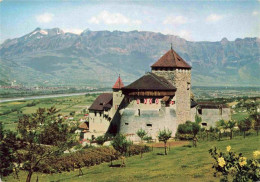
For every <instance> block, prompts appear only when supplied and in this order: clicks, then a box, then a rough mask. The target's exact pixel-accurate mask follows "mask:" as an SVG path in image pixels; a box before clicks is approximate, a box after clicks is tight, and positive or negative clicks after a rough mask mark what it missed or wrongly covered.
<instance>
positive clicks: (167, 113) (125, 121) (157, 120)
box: [119, 101, 177, 141]
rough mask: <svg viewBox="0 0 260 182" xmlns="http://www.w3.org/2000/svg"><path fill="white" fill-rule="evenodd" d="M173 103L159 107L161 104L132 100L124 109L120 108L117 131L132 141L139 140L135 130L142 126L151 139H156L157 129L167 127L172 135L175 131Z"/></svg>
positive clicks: (175, 122)
mask: <svg viewBox="0 0 260 182" xmlns="http://www.w3.org/2000/svg"><path fill="white" fill-rule="evenodd" d="M175 108H176V107H175V105H170V107H161V104H160V102H159V104H137V103H136V101H132V102H131V103H130V104H129V105H128V106H127V107H126V108H125V109H121V110H120V115H121V120H120V127H119V132H120V133H123V134H126V135H127V136H128V138H130V139H131V140H132V141H139V140H140V138H139V137H138V136H137V135H136V132H137V131H138V130H139V129H140V128H142V129H144V130H145V131H146V132H147V133H148V136H151V137H152V138H153V139H157V136H158V132H159V130H163V129H169V130H171V131H172V136H173V137H174V136H175V133H176V131H177V121H176V112H175ZM139 113H140V115H139Z"/></svg>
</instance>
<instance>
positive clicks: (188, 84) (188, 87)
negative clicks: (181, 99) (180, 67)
mask: <svg viewBox="0 0 260 182" xmlns="http://www.w3.org/2000/svg"><path fill="white" fill-rule="evenodd" d="M187 90H190V83H189V82H187Z"/></svg>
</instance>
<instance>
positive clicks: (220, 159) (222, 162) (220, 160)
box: [218, 157, 226, 167]
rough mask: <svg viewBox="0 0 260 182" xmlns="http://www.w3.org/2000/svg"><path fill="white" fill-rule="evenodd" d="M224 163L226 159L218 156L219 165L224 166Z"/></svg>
mask: <svg viewBox="0 0 260 182" xmlns="http://www.w3.org/2000/svg"><path fill="white" fill-rule="evenodd" d="M225 164H226V161H225V159H224V158H223V157H220V158H218V165H219V166H220V167H224V166H225Z"/></svg>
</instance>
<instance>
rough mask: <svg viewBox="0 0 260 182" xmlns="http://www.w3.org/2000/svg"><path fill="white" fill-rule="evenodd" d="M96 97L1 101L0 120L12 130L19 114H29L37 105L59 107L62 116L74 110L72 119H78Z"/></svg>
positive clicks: (82, 96) (68, 114) (94, 95)
mask: <svg viewBox="0 0 260 182" xmlns="http://www.w3.org/2000/svg"><path fill="white" fill-rule="evenodd" d="M96 97H97V95H96V94H93V95H87V96H86V95H81V96H68V97H58V98H44V99H34V100H22V101H14V102H5V103H1V107H0V121H2V122H3V124H4V126H5V129H6V130H8V129H10V130H13V131H14V130H15V129H16V126H17V122H18V117H19V116H21V115H23V114H31V113H33V112H35V111H36V110H37V109H38V108H39V107H41V108H50V107H52V106H55V107H56V108H57V109H59V112H58V114H62V115H63V116H70V114H71V113H74V112H75V115H74V114H73V115H74V120H78V119H80V118H81V117H83V116H84V113H83V110H84V109H87V107H88V106H90V105H91V104H92V102H93V101H94V99H95V98H96Z"/></svg>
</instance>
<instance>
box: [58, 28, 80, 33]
mask: <svg viewBox="0 0 260 182" xmlns="http://www.w3.org/2000/svg"><path fill="white" fill-rule="evenodd" d="M63 31H64V32H65V33H73V34H78V35H79V34H81V33H82V32H83V30H82V29H77V28H73V29H70V28H65V29H63Z"/></svg>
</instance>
